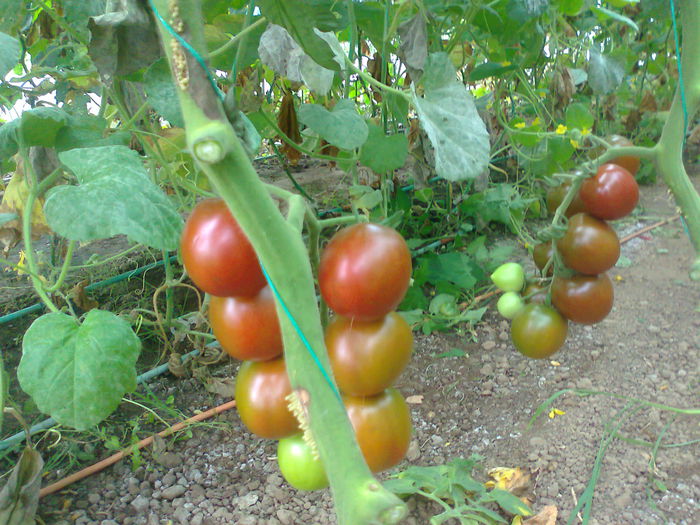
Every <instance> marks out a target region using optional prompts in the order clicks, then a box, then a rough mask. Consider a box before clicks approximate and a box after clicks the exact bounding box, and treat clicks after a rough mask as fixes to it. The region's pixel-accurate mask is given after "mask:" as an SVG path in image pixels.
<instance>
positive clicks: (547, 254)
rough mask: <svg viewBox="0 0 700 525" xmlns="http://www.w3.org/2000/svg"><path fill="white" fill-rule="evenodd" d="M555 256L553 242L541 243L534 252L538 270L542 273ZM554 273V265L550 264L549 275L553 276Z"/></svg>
mask: <svg viewBox="0 0 700 525" xmlns="http://www.w3.org/2000/svg"><path fill="white" fill-rule="evenodd" d="M553 256H554V250H553V249H552V241H547V242H543V243H540V244H538V245H537V246H535V247H534V249H533V250H532V259H533V260H534V261H535V266H537V269H538V270H540V271H542V270H543V269H544V267H545V266H547V263H548V262H549V260H550V259H551V258H552V257H553ZM553 272H554V264H550V265H549V270H548V271H547V275H552V273H553Z"/></svg>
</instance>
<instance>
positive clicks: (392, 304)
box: [318, 223, 412, 321]
mask: <svg viewBox="0 0 700 525" xmlns="http://www.w3.org/2000/svg"><path fill="white" fill-rule="evenodd" d="M411 269H412V263H411V252H410V251H409V249H408V245H407V244H406V241H405V240H404V239H403V237H401V235H400V234H399V233H398V232H397V231H396V230H394V229H393V228H389V227H387V226H382V225H380V224H371V223H360V224H353V225H352V226H348V227H346V228H343V229H341V230H340V231H338V232H337V233H336V234H335V235H334V236H333V237H332V238H331V240H330V241H329V242H328V244H327V245H326V247H325V248H324V250H323V253H322V254H321V261H320V263H319V270H318V281H319V287H320V289H321V295H322V296H323V299H324V301H326V303H327V304H328V306H329V307H330V308H331V309H332V310H333V311H334V312H336V313H337V314H338V315H342V316H343V317H348V318H351V319H358V320H360V321H372V320H375V319H380V318H382V317H384V316H385V315H386V314H388V313H389V312H391V311H393V310H395V309H396V307H397V306H398V305H399V303H400V302H401V300H402V299H403V297H404V295H405V294H406V290H408V286H409V284H410V281H411Z"/></svg>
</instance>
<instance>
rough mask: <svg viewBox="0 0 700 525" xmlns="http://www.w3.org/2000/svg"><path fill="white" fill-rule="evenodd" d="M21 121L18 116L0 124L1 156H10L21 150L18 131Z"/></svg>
mask: <svg viewBox="0 0 700 525" xmlns="http://www.w3.org/2000/svg"><path fill="white" fill-rule="evenodd" d="M21 122H22V120H21V119H18V118H16V119H15V120H11V121H9V122H6V123H5V124H3V125H2V126H0V158H4V159H7V158H10V157H11V156H12V155H14V154H15V153H17V151H18V150H19V139H18V137H17V131H18V130H19V127H20V126H19V125H20V124H21Z"/></svg>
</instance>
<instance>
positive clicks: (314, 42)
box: [258, 0, 340, 71]
mask: <svg viewBox="0 0 700 525" xmlns="http://www.w3.org/2000/svg"><path fill="white" fill-rule="evenodd" d="M258 6H259V7H260V11H261V12H262V14H263V16H265V17H266V18H267V19H268V20H269V21H270V22H271V23H273V24H277V25H279V26H282V27H284V28H285V29H286V30H287V31H288V32H289V34H290V35H291V36H292V38H294V40H295V41H296V42H297V44H299V45H300V46H301V48H302V49H303V50H304V52H305V53H306V54H307V55H309V56H310V57H311V58H312V59H313V60H314V61H315V62H317V63H318V64H320V65H321V66H323V67H325V68H326V69H331V70H333V71H339V70H340V67H339V66H338V63H337V62H336V61H335V59H334V54H333V52H332V51H331V49H330V47H329V46H328V44H327V43H326V42H325V41H324V40H323V39H322V38H320V37H319V36H318V35H317V34H316V33H315V32H314V27H324V26H325V25H327V24H324V23H320V22H319V21H321V20H324V21H327V20H328V19H329V6H330V3H326V2H324V3H316V4H315V5H314V4H312V3H311V2H309V1H305V0H295V1H293V2H290V1H289V0H260V1H259V2H258ZM330 16H331V17H332V16H333V15H330Z"/></svg>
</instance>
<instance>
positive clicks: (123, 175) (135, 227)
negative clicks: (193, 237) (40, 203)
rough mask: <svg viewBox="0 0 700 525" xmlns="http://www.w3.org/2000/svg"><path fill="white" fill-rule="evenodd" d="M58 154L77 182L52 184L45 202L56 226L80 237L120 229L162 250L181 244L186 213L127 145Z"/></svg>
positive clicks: (107, 234) (94, 236) (67, 234)
mask: <svg viewBox="0 0 700 525" xmlns="http://www.w3.org/2000/svg"><path fill="white" fill-rule="evenodd" d="M58 158H59V160H60V161H61V162H62V163H63V164H65V165H66V166H67V167H68V168H69V169H70V170H71V171H72V172H73V173H74V174H75V175H76V177H77V179H78V182H79V185H78V186H57V187H54V188H52V189H51V190H50V191H49V193H48V196H47V198H46V202H45V204H44V213H45V214H46V219H47V221H48V223H49V225H50V227H51V229H52V230H53V231H55V232H56V233H58V234H59V235H62V236H64V237H66V238H68V239H72V240H75V241H90V240H94V239H104V238H107V237H112V236H114V235H118V234H124V235H127V236H128V237H129V238H130V239H132V240H133V241H136V242H139V243H141V244H145V245H147V246H151V247H153V248H157V249H160V250H175V249H177V246H178V242H179V238H180V231H181V229H182V218H181V217H180V214H179V213H178V212H177V210H176V209H175V207H174V206H173V204H172V203H171V202H170V201H169V200H168V198H167V197H166V196H165V194H164V193H163V192H162V191H161V190H160V189H159V188H158V187H157V186H156V185H155V184H153V183H152V182H151V180H150V179H149V177H148V174H147V173H146V171H145V170H144V168H143V165H142V161H141V158H140V157H139V155H138V153H136V152H135V151H133V150H131V149H129V148H127V147H125V146H102V147H96V148H82V149H72V150H70V151H64V152H62V153H60V154H59V156H58Z"/></svg>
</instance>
